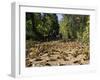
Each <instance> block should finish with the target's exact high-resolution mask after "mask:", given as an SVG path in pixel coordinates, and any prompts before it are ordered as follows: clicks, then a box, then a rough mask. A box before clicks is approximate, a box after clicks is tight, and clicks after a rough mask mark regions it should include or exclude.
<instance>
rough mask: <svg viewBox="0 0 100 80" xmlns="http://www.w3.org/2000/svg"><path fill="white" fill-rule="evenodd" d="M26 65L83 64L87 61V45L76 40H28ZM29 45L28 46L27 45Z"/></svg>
mask: <svg viewBox="0 0 100 80" xmlns="http://www.w3.org/2000/svg"><path fill="white" fill-rule="evenodd" d="M26 45H28V46H27V48H26V66H27V67H31V66H35V67H40V66H62V65H84V64H88V63H89V46H87V45H85V44H82V43H80V42H76V41H73V42H71V41H69V42H63V41H60V40H57V41H50V42H41V43H40V42H32V41H31V42H29V41H27V44H26ZM29 45H30V46H29Z"/></svg>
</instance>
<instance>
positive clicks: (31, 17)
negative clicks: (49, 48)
mask: <svg viewBox="0 0 100 80" xmlns="http://www.w3.org/2000/svg"><path fill="white" fill-rule="evenodd" d="M89 26H90V16H89V15H76V14H59V13H33V12H26V40H33V41H51V40H63V41H80V42H84V43H89Z"/></svg>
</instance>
